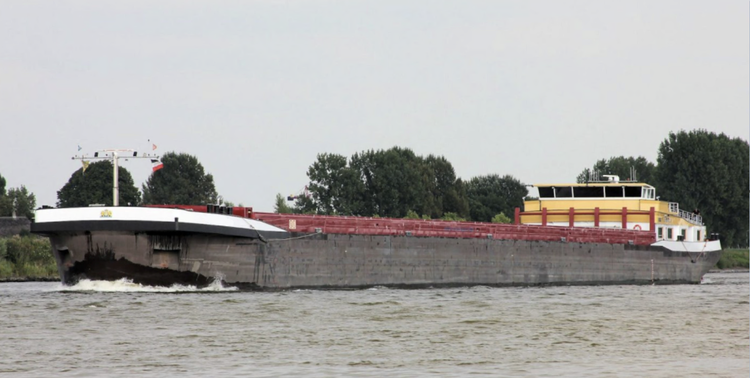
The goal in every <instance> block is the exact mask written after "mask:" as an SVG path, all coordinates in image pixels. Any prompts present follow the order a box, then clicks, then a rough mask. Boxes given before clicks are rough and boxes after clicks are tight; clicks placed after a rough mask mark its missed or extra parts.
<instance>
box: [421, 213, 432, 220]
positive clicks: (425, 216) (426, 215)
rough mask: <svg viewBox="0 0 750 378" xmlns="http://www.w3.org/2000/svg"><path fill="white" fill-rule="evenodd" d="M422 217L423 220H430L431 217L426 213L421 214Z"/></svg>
mask: <svg viewBox="0 0 750 378" xmlns="http://www.w3.org/2000/svg"><path fill="white" fill-rule="evenodd" d="M422 219H423V220H430V219H432V218H430V216H429V215H428V214H422Z"/></svg>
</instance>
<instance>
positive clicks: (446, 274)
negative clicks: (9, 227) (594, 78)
mask: <svg viewBox="0 0 750 378" xmlns="http://www.w3.org/2000/svg"><path fill="white" fill-rule="evenodd" d="M46 235H48V236H49V237H50V241H51V244H52V250H53V251H52V252H53V253H54V255H55V259H56V260H57V263H58V267H59V272H60V277H61V278H62V280H63V282H64V283H66V284H73V283H75V282H77V281H78V280H80V279H84V278H87V279H93V280H116V279H121V278H127V279H131V280H133V281H134V282H136V283H141V284H145V285H159V286H170V285H174V284H181V285H194V286H198V287H201V286H205V285H208V284H210V283H211V282H212V281H213V280H215V279H218V280H221V281H223V282H225V283H226V284H228V285H232V286H237V287H239V288H241V289H269V290H279V289H281V290H283V289H292V288H319V289H347V288H365V287H373V286H389V287H403V288H421V287H450V286H467V285H469V286H470V285H487V286H529V285H602V284H652V283H653V284H695V283H700V282H701V278H702V277H703V275H704V274H705V273H707V272H708V270H709V269H711V268H712V267H714V265H715V264H716V262H717V261H718V259H719V257H720V254H721V252H720V251H715V252H706V253H689V252H673V251H670V250H668V249H665V248H662V247H652V246H638V245H628V244H608V243H568V242H564V241H560V242H550V241H520V240H495V239H457V238H441V237H412V236H382V235H381V236H372V235H341V234H322V233H320V234H299V233H291V234H288V235H284V236H285V237H284V238H283V239H266V238H260V239H259V238H246V237H237V236H226V235H212V234H205V233H190V232H175V231H170V232H151V233H150V232H133V231H105V230H102V231H81V232H58V233H49V232H47V233H46Z"/></svg>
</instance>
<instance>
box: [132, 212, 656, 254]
mask: <svg viewBox="0 0 750 378" xmlns="http://www.w3.org/2000/svg"><path fill="white" fill-rule="evenodd" d="M147 207H159V208H172V209H184V210H192V211H197V212H221V211H226V212H225V214H232V215H235V216H240V217H243V218H252V219H256V220H259V221H263V222H265V223H268V224H271V225H273V226H276V227H279V228H282V229H285V230H288V231H292V232H302V233H316V232H320V233H326V234H344V235H409V236H416V237H443V238H475V239H502V240H538V241H567V242H581V243H611V244H629V243H632V244H636V245H649V244H651V243H653V242H655V241H656V237H655V235H654V233H653V232H650V231H638V230H629V229H612V228H596V227H594V228H591V227H559V226H531V225H521V224H499V223H484V222H456V221H443V220H421V219H400V218H370V217H347V216H329V215H301V214H277V213H259V212H253V211H252V208H251V207H234V208H227V209H230V210H222V209H221V208H216V207H213V208H210V207H209V206H206V205H200V206H192V205H147ZM209 210H211V211H209ZM577 214H580V213H577ZM516 215H518V213H517V214H516Z"/></svg>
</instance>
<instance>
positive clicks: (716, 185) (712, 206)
mask: <svg viewBox="0 0 750 378" xmlns="http://www.w3.org/2000/svg"><path fill="white" fill-rule="evenodd" d="M749 152H750V147H749V146H748V142H747V141H744V140H742V139H739V138H729V137H728V136H726V135H725V134H719V135H717V134H715V133H713V132H708V131H706V130H694V131H690V132H685V131H680V132H678V133H669V136H668V138H667V139H665V140H664V141H663V142H662V143H661V144H660V145H659V154H658V158H657V163H658V168H657V170H656V183H657V185H658V186H657V191H656V194H657V195H659V196H660V197H661V198H662V199H663V200H668V201H672V202H678V203H679V204H680V207H681V208H682V209H684V210H687V211H692V210H694V209H698V210H700V212H701V215H702V217H703V220H704V222H705V224H706V227H707V229H708V231H709V232H717V233H719V234H720V235H721V240H722V244H723V245H724V246H725V247H729V246H742V247H746V246H747V245H748V211H749V210H750V209H749V207H750V205H749V204H748V195H747V190H748V187H749V186H750V182H749V181H750V179H749V178H748V171H750V162H749V160H750V159H749V158H748V155H749Z"/></svg>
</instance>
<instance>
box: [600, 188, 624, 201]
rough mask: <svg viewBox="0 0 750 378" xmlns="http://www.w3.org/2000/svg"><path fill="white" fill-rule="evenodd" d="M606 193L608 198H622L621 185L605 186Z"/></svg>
mask: <svg viewBox="0 0 750 378" xmlns="http://www.w3.org/2000/svg"><path fill="white" fill-rule="evenodd" d="M604 194H605V195H606V196H607V198H622V187H621V186H607V187H605V188H604Z"/></svg>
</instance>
